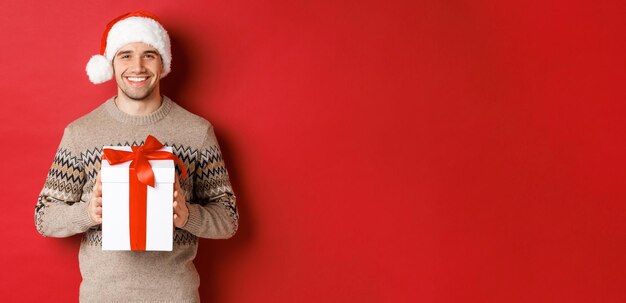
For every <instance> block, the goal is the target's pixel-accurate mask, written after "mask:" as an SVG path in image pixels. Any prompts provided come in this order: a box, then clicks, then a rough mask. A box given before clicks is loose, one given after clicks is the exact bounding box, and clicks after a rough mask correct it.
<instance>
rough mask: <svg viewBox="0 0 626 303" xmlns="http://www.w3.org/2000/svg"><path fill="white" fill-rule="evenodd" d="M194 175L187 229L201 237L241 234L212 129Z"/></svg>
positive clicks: (200, 154) (228, 183) (231, 190)
mask: <svg viewBox="0 0 626 303" xmlns="http://www.w3.org/2000/svg"><path fill="white" fill-rule="evenodd" d="M194 175H195V178H194V180H193V182H194V183H193V188H194V192H193V200H192V201H189V202H187V206H188V208H189V219H188V221H187V224H186V225H185V226H183V229H185V230H187V231H188V232H190V233H192V234H193V235H195V236H198V237H201V238H210V239H227V238H230V237H232V236H233V235H234V234H235V232H237V228H238V224H239V214H238V212H237V205H236V203H235V201H236V198H235V194H234V193H233V189H232V187H231V184H230V180H229V177H228V171H227V170H226V166H225V164H224V160H223V159H222V154H221V151H220V148H219V145H218V143H217V139H216V138H215V133H214V131H213V127H212V126H209V128H208V133H207V135H206V138H205V139H204V142H203V143H202V145H201V146H200V148H199V150H198V153H197V157H196V163H195V173H194Z"/></svg>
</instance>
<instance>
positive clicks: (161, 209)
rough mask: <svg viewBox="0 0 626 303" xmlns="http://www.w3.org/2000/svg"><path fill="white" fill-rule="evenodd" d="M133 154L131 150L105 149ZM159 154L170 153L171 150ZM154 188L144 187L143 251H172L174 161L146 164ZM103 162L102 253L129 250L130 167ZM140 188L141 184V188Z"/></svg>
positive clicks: (125, 163) (120, 148) (151, 161)
mask: <svg viewBox="0 0 626 303" xmlns="http://www.w3.org/2000/svg"><path fill="white" fill-rule="evenodd" d="M104 148H110V149H115V150H124V151H132V150H131V148H130V146H105V147H104ZM160 150H161V151H167V152H170V153H171V152H172V148H171V147H163V148H161V149H160ZM149 162H150V165H151V166H152V171H153V172H154V181H155V186H154V187H151V186H147V185H146V186H147V211H146V249H145V250H146V251H172V243H173V233H174V222H173V220H174V218H173V216H174V210H173V207H172V203H173V196H174V174H175V169H174V161H173V160H149ZM130 163H131V161H127V162H124V163H120V164H116V165H110V164H109V162H108V161H107V160H106V159H103V160H102V166H101V180H102V250H131V246H130V226H129V190H130V186H129V176H128V175H129V165H130ZM142 185H143V184H142Z"/></svg>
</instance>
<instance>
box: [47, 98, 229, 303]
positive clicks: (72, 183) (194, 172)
mask: <svg viewBox="0 0 626 303" xmlns="http://www.w3.org/2000/svg"><path fill="white" fill-rule="evenodd" d="M148 134H151V135H153V136H155V137H156V138H157V139H158V140H159V141H161V142H162V143H163V144H164V145H166V146H170V147H172V149H173V152H174V154H175V155H176V156H178V157H179V158H180V159H181V160H182V161H183V163H184V165H185V168H186V169H187V173H188V176H187V178H186V179H185V180H184V181H181V187H182V189H183V192H184V196H185V198H186V200H187V206H188V207H189V220H188V222H187V224H186V225H185V226H184V227H183V228H182V229H178V228H175V233H174V249H173V251H171V252H133V251H102V232H101V226H100V225H98V224H96V223H95V222H93V221H92V220H91V219H90V217H89V216H88V215H87V202H88V201H89V197H90V195H91V191H92V188H93V185H94V182H95V178H96V176H97V173H98V171H99V170H100V160H101V158H100V157H101V153H102V147H103V146H106V145H141V144H143V140H144V139H145V138H146V137H147V136H148ZM177 173H178V174H179V179H180V170H179V169H178V167H177ZM238 219H239V217H238V213H237V207H236V204H235V195H234V194H233V190H232V188H231V185H230V181H229V178H228V172H227V171H226V167H225V165H224V161H223V160H222V155H221V153H220V149H219V145H218V143H217V140H216V138H215V134H214V132H213V127H212V126H211V124H210V123H209V122H208V121H206V120H204V119H203V118H200V117H198V116H196V115H194V114H191V113H189V112H188V111H186V110H185V109H183V108H182V107H180V106H178V105H177V104H176V103H174V102H172V101H171V100H170V99H169V98H167V97H164V98H163V103H162V105H161V107H160V108H159V109H158V110H156V111H155V112H153V113H151V114H149V115H146V116H132V115H128V114H126V113H124V112H122V111H120V110H119V109H118V108H117V107H116V106H115V103H114V102H113V98H111V99H110V100H108V101H106V102H105V103H104V104H102V105H101V106H99V107H98V108H96V109H95V110H94V111H92V112H91V113H89V114H87V115H85V116H83V117H81V118H79V119H78V120H76V121H74V122H72V123H70V124H69V125H68V126H67V127H66V128H65V132H64V134H63V138H62V139H61V144H60V146H59V148H58V150H57V152H56V155H55V157H54V161H53V163H52V167H51V168H50V171H49V172H48V176H47V178H46V183H45V185H44V188H43V190H42V191H41V194H40V195H39V199H38V201H37V206H36V208H35V225H36V227H37V230H38V231H39V233H41V234H42V235H44V236H47V237H69V236H72V235H75V234H79V233H83V240H82V242H81V246H80V253H79V257H78V258H79V265H80V272H81V275H82V278H83V280H82V282H81V285H80V301H81V302H137V301H141V302H198V301H199V300H200V298H199V294H198V286H199V284H200V279H199V276H198V273H197V271H196V269H195V266H194V264H193V259H194V258H195V256H196V251H197V249H198V237H202V238H211V239H225V238H229V237H231V236H233V235H234V234H235V232H236V231H237V225H238Z"/></svg>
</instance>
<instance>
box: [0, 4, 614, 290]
mask: <svg viewBox="0 0 626 303" xmlns="http://www.w3.org/2000/svg"><path fill="white" fill-rule="evenodd" d="M131 2H132V4H131ZM131 2H129V1H106V2H105V1H101V2H97V3H95V4H92V3H91V1H54V2H43V1H42V2H39V1H23V0H20V1H17V0H8V1H7V0H3V1H2V2H1V4H0V11H2V12H3V14H2V15H3V16H2V18H0V52H1V53H0V54H1V56H0V68H1V69H2V70H1V71H0V83H1V85H2V89H1V90H0V102H1V107H2V110H0V121H1V122H0V123H2V125H1V126H2V127H1V130H0V133H1V135H2V137H1V139H2V142H3V148H2V151H1V155H0V157H1V158H2V169H1V170H0V184H2V185H1V187H0V190H1V192H0V196H1V197H2V204H3V207H2V212H1V213H2V215H1V217H0V219H1V222H2V226H1V229H0V236H1V241H2V243H3V244H2V246H1V249H0V259H1V260H2V261H0V265H1V268H2V270H1V272H2V274H1V275H2V276H1V277H2V281H1V286H0V288H1V289H2V293H1V296H2V298H3V301H6V302H12V301H22V302H40V301H50V302H72V301H75V300H76V299H77V296H78V286H79V283H80V274H79V271H78V260H77V254H78V245H79V241H78V240H79V239H78V237H74V238H69V239H53V238H43V237H41V236H40V235H39V234H38V233H37V232H36V230H35V226H34V223H33V221H34V220H33V213H34V206H35V202H36V199H37V195H38V193H39V191H40V190H41V188H42V186H43V183H44V180H45V176H46V173H47V170H48V168H49V166H50V164H51V162H52V159H53V156H54V152H55V150H56V148H57V146H58V143H59V141H60V138H61V135H62V132H63V128H64V126H65V125H67V124H68V123H69V122H71V121H72V120H74V119H76V118H78V117H79V116H81V115H83V114H85V113H87V112H89V111H90V110H92V109H93V108H95V107H96V106H98V105H99V104H101V103H102V102H103V101H104V100H105V99H107V98H108V97H110V96H112V95H113V94H114V92H115V85H114V83H107V84H104V85H99V86H95V85H92V84H91V83H90V82H89V81H88V79H87V77H86V75H85V72H84V67H85V64H86V62H87V60H88V59H89V57H90V56H91V55H93V54H95V53H96V52H97V51H98V50H99V41H100V35H101V33H102V30H103V29H104V26H105V25H106V23H107V22H108V21H109V20H110V19H112V18H114V17H116V16H118V15H120V14H122V13H125V12H127V11H130V10H134V9H139V8H144V9H147V10H150V11H153V12H154V13H156V14H157V15H159V16H160V17H161V19H162V20H163V23H164V25H165V27H166V28H168V30H169V31H170V33H171V37H172V41H173V44H174V47H173V48H174V49H173V51H174V60H173V71H172V74H171V75H170V76H168V77H167V78H165V79H164V81H163V83H162V84H163V92H164V93H165V94H166V95H168V96H170V97H172V98H173V99H174V100H175V101H177V102H178V103H179V104H181V105H182V106H184V107H186V108H187V109H189V110H191V111H193V112H195V113H197V114H199V115H201V116H203V117H205V118H207V119H209V120H210V121H211V122H212V123H213V124H214V125H215V128H216V131H217V136H218V139H219V140H220V143H221V145H222V149H223V152H224V156H225V159H226V164H227V167H228V169H229V171H230V173H231V179H232V182H233V186H234V188H235V191H236V193H237V196H238V202H239V211H240V216H241V222H240V223H241V227H240V230H239V232H238V234H237V235H236V236H235V237H234V238H232V239H230V240H225V241H221V240H220V241H218V240H202V241H201V243H200V250H199V255H198V257H197V261H196V265H197V267H198V269H199V271H200V274H201V277H202V284H201V289H200V291H201V296H202V298H203V300H204V301H207V302H625V301H626V291H625V290H624V285H625V284H626V258H625V256H626V244H625V243H626V241H625V238H626V237H625V235H626V220H625V211H626V203H625V200H624V198H625V197H626V192H625V187H624V185H625V183H626V182H625V177H626V170H625V168H626V167H625V166H626V161H624V155H625V154H626V144H624V131H625V130H626V124H625V123H624V121H623V117H624V114H625V113H626V104H625V101H626V100H625V98H624V97H625V92H624V80H625V79H626V75H625V71H626V64H625V63H626V62H625V56H624V55H625V50H626V34H625V33H626V32H625V30H626V18H625V16H626V2H624V1H621V0H616V1H591V0H589V1H555V0H547V1H546V0H542V1H515V2H513V1H495V0H494V1H416V0H406V1H400V0H389V1H287V0H273V1H269V0H268V1H176V4H175V2H174V1H170V2H168V3H166V2H163V1H131ZM52 3H54V4H52Z"/></svg>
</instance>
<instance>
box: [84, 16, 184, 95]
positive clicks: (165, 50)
mask: <svg viewBox="0 0 626 303" xmlns="http://www.w3.org/2000/svg"><path fill="white" fill-rule="evenodd" d="M133 42H143V43H146V44H148V45H150V46H152V47H154V48H156V49H157V51H158V52H159V54H160V55H161V59H162V60H163V73H162V74H161V78H163V77H165V76H166V75H167V74H168V73H169V72H170V68H171V64H172V50H171V46H170V37H169V36H168V35H167V32H166V31H165V28H163V26H162V25H161V24H160V23H159V21H158V18H157V17H156V16H155V15H153V14H151V13H149V12H146V11H135V12H130V13H128V14H125V15H122V16H119V17H117V18H115V19H114V20H112V21H111V22H109V24H107V27H106V29H105V31H104V34H103V35H102V42H101V46H100V54H98V55H95V56H93V57H91V59H89V62H87V68H86V70H87V76H89V80H90V81H91V82H93V83H94V84H100V83H103V82H106V81H109V80H111V78H113V57H115V54H116V53H117V51H118V50H119V49H120V48H122V47H123V46H124V45H126V44H128V43H133Z"/></svg>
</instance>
